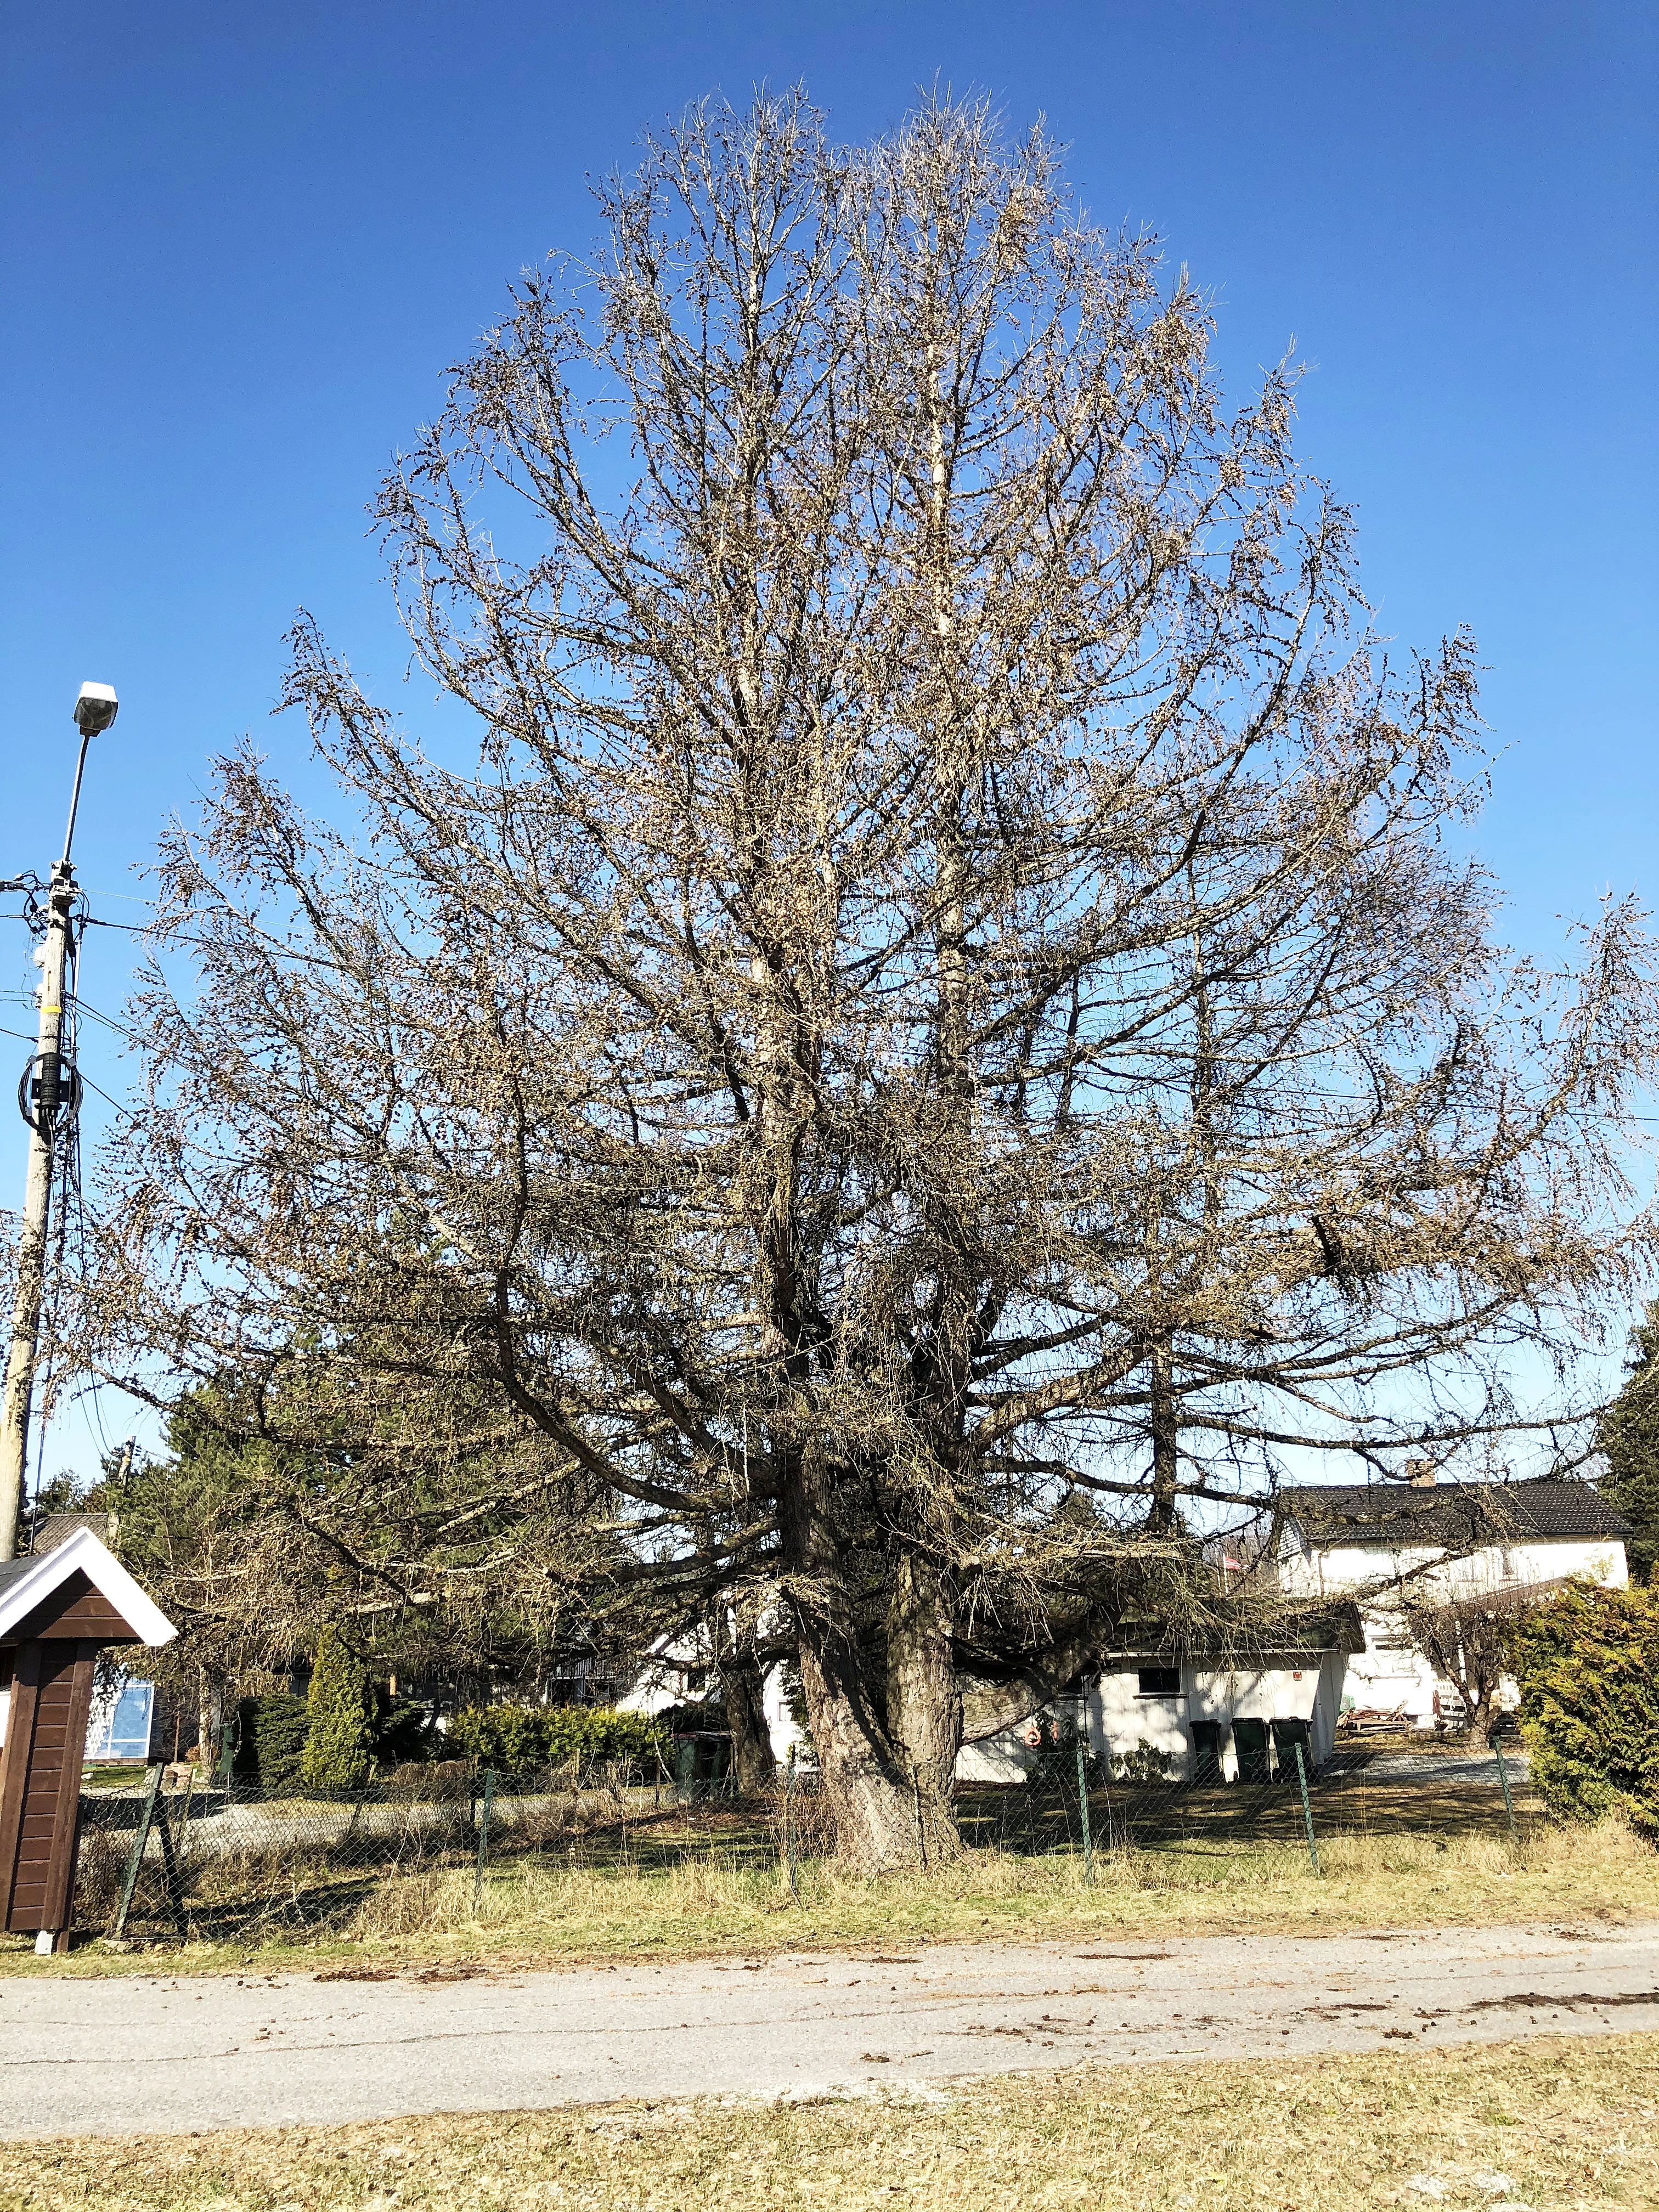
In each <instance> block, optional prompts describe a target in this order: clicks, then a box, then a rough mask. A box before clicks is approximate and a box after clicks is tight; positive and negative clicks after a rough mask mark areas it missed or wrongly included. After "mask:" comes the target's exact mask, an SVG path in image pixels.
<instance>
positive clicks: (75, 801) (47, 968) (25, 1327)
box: [0, 684, 116, 1562]
mask: <svg viewBox="0 0 1659 2212" xmlns="http://www.w3.org/2000/svg"><path fill="white" fill-rule="evenodd" d="M115 714H116V697H115V694H114V692H113V691H112V690H111V689H110V687H109V685H108V684H82V686H81V696H80V697H79V699H78V700H76V706H75V723H76V728H77V729H78V730H79V731H80V732H81V751H80V756H79V757H78V758H77V760H76V763H75V789H74V791H73V793H71V795H70V811H69V825H68V827H67V828H66V829H65V830H64V857H63V859H62V860H59V861H58V864H57V865H56V866H55V867H54V868H53V869H52V883H51V886H50V889H49V890H48V892H47V897H46V943H45V945H43V946H42V948H41V950H40V953H39V954H38V955H37V957H38V958H39V959H40V967H41V973H40V1035H39V1039H38V1042H37V1043H36V1046H35V1053H34V1058H33V1060H32V1061H31V1062H30V1064H29V1066H28V1068H27V1072H26V1073H25V1074H24V1077H23V1081H22V1084H21V1086H20V1088H19V1091H18V1103H19V1105H20V1106H21V1108H22V1111H23V1118H24V1120H25V1121H27V1123H28V1125H29V1164H28V1174H27V1180H26V1182H25V1184H24V1188H23V1234H22V1240H21V1245H20V1247H19V1250H18V1255H17V1287H16V1291H15V1294H14V1296H13V1298H12V1307H11V1343H10V1347H9V1351H8V1352H7V1355H6V1401H5V1411H4V1413H3V1416H0V1562H3V1561H5V1560H7V1559H15V1558H16V1556H17V1530H18V1524H19V1522H20V1521H21V1516H22V1507H23V1482H24V1476H25V1473H26V1470H27V1466H28V1449H29V1411H30V1407H31V1406H32V1404H33V1397H34V1369H35V1361H36V1358H37V1354H38V1352H39V1348H40V1309H41V1305H42V1304H43V1302H44V1300H45V1297H46V1232H47V1229H48V1226H49V1225H50V1219H51V1212H52V1171H53V1169H54V1167H55V1165H56V1153H57V1147H58V1143H59V1141H60V1140H61V1139H62V1138H63V1137H64V1136H65V1135H66V1134H67V1133H68V1131H69V1127H70V1123H71V1121H73V1120H74V1118H75V1113H76V1108H77V1106H78V1105H79V1103H80V1090H81V1085H80V1078H79V1077H78V1076H77V1075H76V1072H75V1067H74V1064H73V1062H72V1061H71V1060H65V1058H64V1050H63V1041H64V975H65V974H66V973H67V971H68V968H69V963H70V959H71V957H73V952H74V939H73V934H72V924H71V919H70V907H71V904H72V902H73V900H74V897H75V870H74V868H73V866H71V865H70V848H71V846H72V845H73V844H74V842H75V817H76V812H77V811H79V808H80V805H81V778H82V775H83V773H84V772H85V769H86V765H87V747H88V745H89V744H91V742H92V740H93V738H94V737H95V736H96V735H97V733H98V732H99V731H100V730H106V729H108V727H109V726H110V724H111V723H112V721H113V720H115Z"/></svg>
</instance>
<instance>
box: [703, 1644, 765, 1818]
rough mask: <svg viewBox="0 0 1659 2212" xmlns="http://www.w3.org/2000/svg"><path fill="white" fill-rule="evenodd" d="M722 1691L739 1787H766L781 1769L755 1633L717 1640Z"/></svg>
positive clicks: (751, 1792)
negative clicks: (775, 1756) (756, 1650)
mask: <svg viewBox="0 0 1659 2212" xmlns="http://www.w3.org/2000/svg"><path fill="white" fill-rule="evenodd" d="M715 1648H716V1649H717V1650H718V1651H719V1652H720V1659H719V1662H718V1670H719V1674H720V1694H721V1696H722V1697H723V1698H724V1699H725V1701H726V1725H727V1727H728V1728H730V1729H731V1731H732V1761H733V1763H734V1765H736V1767H737V1771H738V1789H739V1790H741V1791H742V1793H743V1795H744V1796H745V1797H752V1796H755V1795H756V1794H757V1792H758V1791H760V1790H764V1789H765V1787H766V1785H767V1784H768V1783H769V1782H770V1781H771V1780H772V1779H773V1778H774V1776H775V1774H776V1772H777V1771H778V1763H777V1760H776V1759H775V1758H774V1757H773V1755H772V1731H771V1729H769V1727H768V1726H767V1722H766V1702H765V1699H766V1678H765V1676H764V1675H763V1674H762V1672H761V1665H760V1661H759V1660H758V1659H757V1656H755V1643H754V1638H753V1636H752V1635H748V1636H745V1635H743V1634H742V1633H739V1634H738V1635H737V1636H735V1637H733V1638H731V1639H730V1640H728V1639H727V1638H724V1637H722V1638H720V1640H719V1642H718V1643H717V1644H716V1647H715Z"/></svg>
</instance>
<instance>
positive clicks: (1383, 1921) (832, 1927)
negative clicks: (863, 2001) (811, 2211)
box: [0, 1821, 1659, 1973]
mask: <svg viewBox="0 0 1659 2212" xmlns="http://www.w3.org/2000/svg"><path fill="white" fill-rule="evenodd" d="M1320 1852H1321V1857H1320V1872H1319V1873H1318V1874H1317V1875H1316V1874H1314V1872H1313V1871H1312V1869H1310V1866H1309V1863H1308V1858H1307V1854H1306V1851H1305V1850H1304V1849H1303V1848H1301V1847H1300V1846H1297V1845H1292V1844H1268V1845H1258V1846H1255V1847H1251V1848H1248V1849H1241V1848H1240V1847H1239V1846H1238V1845H1237V1844H1227V1845H1225V1846H1224V1845H1219V1844H1218V1845H1217V1846H1215V1847H1214V1848H1206V1847H1201V1846H1200V1847H1195V1848H1194V1849H1192V1850H1182V1851H1163V1850H1159V1851H1150V1852H1127V1851H1126V1852H1118V1853H1114V1854H1112V1855H1111V1856H1109V1857H1103V1859H1102V1860H1100V1861H1099V1862H1098V1863H1097V1869H1096V1881H1095V1882H1094V1884H1093V1886H1092V1887H1088V1886H1085V1881H1084V1878H1083V1867H1082V1863H1081V1861H1080V1860H1079V1859H1078V1858H1076V1857H1071V1856H1068V1855H1066V1854H1065V1853H1060V1852H1056V1853H1052V1854H1048V1855H1046V1856H1042V1857H1020V1856H1018V1855H1016V1854H1012V1853H1006V1852H1000V1851H994V1850H983V1851H975V1852H973V1853H971V1854H969V1855H968V1856H967V1857H964V1858H963V1859H962V1860H961V1861H959V1862H958V1863H957V1864H955V1865H953V1866H950V1867H946V1868H943V1869H936V1870H935V1871H934V1872H933V1873H932V1874H931V1875H926V1876H915V1875H911V1876H904V1877H894V1878H891V1879H888V1880H884V1881H859V1880H856V1879H854V1878H852V1877H850V1876H848V1875H842V1874H839V1873H837V1872H836V1870H835V1869H834V1868H833V1867H832V1866H829V1865H825V1864H822V1863H816V1864H808V1865H805V1866H804V1867H803V1868H802V1869H801V1870H800V1876H799V1887H800V1903H799V1905H796V1904H795V1903H794V1902H793V1900H792V1899H791V1897H790V1894H789V1891H788V1888H787V1884H786V1883H785V1881H784V1880H783V1878H782V1876H781V1874H780V1873H779V1871H778V1870H777V1869H776V1868H775V1867H772V1866H762V1867H756V1866H753V1865H750V1864H744V1863H742V1862H741V1861H740V1860H738V1858H737V1857H735V1856H733V1857H730V1858H721V1857H718V1856H715V1855H713V1854H708V1855H705V1856H703V1857H699V1858H695V1859H688V1860H686V1861H685V1862H684V1863H681V1864H679V1865H677V1866H673V1867H671V1868H668V1869H642V1868H641V1867H640V1866H637V1865H631V1864H629V1863H622V1864H618V1865H610V1866H604V1867H591V1866H590V1867H584V1866H581V1865H576V1866H564V1865H559V1864H556V1863H549V1862H548V1861H546V1860H535V1859H524V1860H517V1861H508V1862H506V1863H503V1864H501V1866H499V1867H498V1868H497V1869H495V1870H492V1872H491V1873H490V1875H489V1878H488V1880H487V1881H486V1882H485V1885H484V1889H483V1901H482V1904H481V1905H479V1906H478V1907H477V1909H476V1910H475V1907H474V1903H473V1890H474V1882H473V1874H472V1871H471V1869H470V1868H466V1867H461V1868H456V1867H453V1866H451V1867H447V1868H444V1867H437V1868H433V1869H428V1870H427V1871H424V1872H415V1873H410V1874H404V1875H394V1876H390V1877H387V1878H386V1879H384V1880H382V1881H380V1882H378V1883H377V1884H376V1885H375V1886H374V1887H373V1888H372V1890H371V1891H370V1892H369V1893H368V1895H367V1897H366V1898H365V1897H364V1896H363V1895H362V1891H361V1889H359V1890H358V1891H357V1892H356V1893H355V1894H354V1893H350V1892H348V1893H347V1896H348V1899H349V1902H348V1903H347V1904H346V1905H343V1907H342V1908H341V1910H340V1911H338V1912H337V1913H336V1914H335V1916H334V1917H332V1919H331V1920H329V1921H325V1922H324V1923H322V1924H320V1925H319V1926H318V1927H317V1928H316V1929H313V1931H312V1932H311V1933H310V1934H309V1935H307V1934H306V1933H305V1931H304V1930H302V1929H301V1930H295V1929H293V1928H291V1927H290V1928H288V1929H276V1930H272V1931H270V1933H269V1934H268V1935H267V1936H264V1937H263V1938H258V1939H256V1938H255V1937H252V1936H249V1937H245V1938H241V1939H239V1940H238V1941H235V1942H219V1943H207V1942H192V1943H191V1944H190V1945H189V1946H187V1947H185V1948H183V1949H176V1948H168V1949H167V1952H166V1954H165V1956H166V1958H167V1967H168V1971H169V1972H180V1971H183V1972H214V1971H218V1970H223V1969H226V1968H231V1967H240V1966H244V1965H246V1964H247V1963H248V1962H249V1961H250V1960H256V1961H257V1962H258V1965H259V1966H261V1967H264V1968H272V1969H274V1968H280V1967H282V1966H295V1967H300V1968H305V1967H311V1966H317V1965H319V1964H320V1963H323V1962H324V1961H325V1960H331V1959H337V1958H339V1957H341V1956H350V1957H352V1958H354V1959H364V1958H384V1959H386V1960H392V1961H395V1962H398V1963H407V1962H409V1961H410V1960H443V1959H447V1958H454V1957H459V1956H474V1955H477V1954H480V1953H485V1954H488V1955H489V1956H490V1957H491V1958H493V1959H495V1960H503V1961H511V1962H512V1963H513V1964H514V1965H520V1966H533V1965H536V1964H538V1963H539V1964H546V1965H550V1966H557V1965H567V1964H574V1963H575V1962H578V1961H580V1960H591V1959H606V1958H612V1959H614V1958H622V1957H635V1958H637V1957H640V1956H641V1955H643V1956H647V1957H654V1958H666V1957H674V1956H686V1955H692V1954H698V1953H705V1952H711V1951H720V1950H722V1949H726V1948H733V1947H735V1948H742V1949H744V1951H746V1952H749V1953H751V1954H752V1953H755V1952H764V1951H767V1950H772V1949H784V1948H788V1949H801V1948H811V1947H812V1946H814V1945H817V1946H821V1947H823V1948H835V1947H839V1946H842V1945H857V1944H861V1943H868V1942H872V1941H874V1940H877V1939H878V1938H883V1937H891V1938H893V1939H895V1940H897V1941H901V1942H908V1943H921V1942H974V1941H987V1942H1010V1941H1021V1940H1025V1941H1033V1942H1035V1941H1040V1940H1042V1938H1044V1937H1047V1936H1054V1937H1060V1936H1121V1935H1125V1934H1129V1933H1140V1934H1156V1935H1159V1936H1175V1935H1196V1936H1203V1935H1223V1934H1227V1933H1230V1932H1234V1931H1244V1930H1255V1931H1258V1932H1267V1931H1274V1930H1277V1931H1282V1932H1285V1933H1296V1932H1301V1933H1312V1934H1319V1933H1325V1932H1336V1931H1338V1930H1340V1929H1352V1928H1378V1927H1401V1926H1428V1925H1433V1926H1441V1927H1454V1926H1473V1925H1480V1924H1482V1923H1485V1924H1491V1923H1494V1922H1509V1921H1536V1920H1546V1921H1553V1920H1561V1919H1569V1918H1570V1919H1574V1920H1583V1919H1585V1918H1592V1919H1598V1920H1601V1921H1603V1922H1621V1921H1629V1920H1633V1919H1642V1918H1650V1917H1653V1918H1659V1854H1656V1853H1655V1852H1654V1851H1653V1850H1651V1849H1650V1848H1649V1847H1648V1846H1647V1845H1646V1844H1643V1843H1642V1842H1640V1841H1639V1840H1638V1839H1637V1838H1634V1837H1632V1835H1631V1834H1630V1832H1628V1830H1626V1829H1625V1828H1624V1827H1622V1826H1620V1825H1619V1824H1618V1823H1617V1822H1616V1821H1613V1822H1607V1823H1604V1824H1602V1825H1601V1826H1599V1827H1595V1828H1568V1827H1557V1826H1550V1825H1539V1826H1536V1827H1534V1828H1532V1829H1530V1830H1529V1832H1528V1834H1527V1835H1526V1838H1525V1840H1524V1841H1523V1842H1522V1845H1521V1847H1520V1849H1519V1850H1518V1851H1516V1850H1511V1848H1510V1845H1509V1844H1508V1843H1507V1842H1506V1841H1505V1840H1504V1838H1503V1837H1502V1836H1501V1835H1499V1834H1495V1833H1493V1832H1492V1831H1491V1829H1490V1826H1488V1827H1487V1828H1486V1829H1485V1830H1482V1831H1465V1832H1455V1831H1454V1832H1449V1833H1446V1834H1440V1835H1436V1834H1422V1833H1418V1834H1412V1835H1395V1836H1389V1835H1378V1834H1363V1833H1358V1832H1355V1833H1349V1834H1340V1833H1339V1834H1328V1835H1327V1836H1325V1837H1324V1838H1323V1839H1322V1843H1321V1846H1320ZM123 1966H134V1967H137V1968H140V1969H144V1970H153V1968H154V1966H155V1954H153V1953H146V1952H143V1951H138V1952H135V1953H132V1954H128V1955H126V1956H125V1957H123V1958H120V1959H118V1958H116V1957H114V1956H112V1954H110V1953H109V1952H107V1951H106V1950H103V1949H101V1948H99V1947H98V1946H96V1945H95V1944H94V1945H93V1946H91V1947H89V1948H86V1949H83V1950H81V1951H77V1952H76V1953H75V1954H72V1955H71V1956H70V1957H69V1958H66V1959H56V1960H40V1961H38V1962H37V1961H36V1960H34V1959H33V1955H32V1954H31V1953H30V1952H29V1951H28V1950H27V1938H24V1937H5V1938H0V1973H3V1972H43V1973H65V1972H69V1973H74V1972H92V1973H100V1972H103V1973H106V1972H111V1971H112V1970H114V1971H118V1970H119V1969H120V1968H121V1967H123Z"/></svg>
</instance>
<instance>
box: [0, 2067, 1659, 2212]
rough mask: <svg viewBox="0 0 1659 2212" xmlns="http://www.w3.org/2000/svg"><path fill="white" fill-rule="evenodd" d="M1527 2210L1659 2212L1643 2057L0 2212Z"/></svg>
mask: <svg viewBox="0 0 1659 2212" xmlns="http://www.w3.org/2000/svg"><path fill="white" fill-rule="evenodd" d="M1431 2203H1443V2204H1445V2205H1448V2206H1452V2207H1468V2206H1474V2205H1486V2206H1488V2207H1492V2206H1500V2207H1501V2206H1504V2205H1510V2206H1514V2205H1525V2206H1528V2207H1531V2208H1534V2212H1568V2208H1572V2212H1579V2208H1585V2207H1625V2206H1630V2207H1635V2206H1652V2205H1653V2204H1655V2203H1659V2037H1656V2036H1651V2035H1609V2036H1597V2037H1588V2036H1587V2037H1583V2038H1576V2037H1566V2036H1563V2037H1540V2038H1538V2039H1536V2040H1529V2041H1526V2042H1519V2043H1510V2044H1498V2045H1488V2046H1486V2047H1484V2048H1481V2047H1470V2046H1465V2047H1462V2048H1452V2049H1449V2050H1443V2051H1435V2052H1434V2053H1433V2055H1432V2056H1428V2055H1426V2054H1425V2055H1423V2056H1419V2055H1417V2054H1415V2053H1413V2054H1409V2055H1406V2056H1402V2057H1393V2056H1389V2057H1381V2056H1378V2057H1371V2056H1365V2057H1323V2058H1316V2059H1304V2060H1300V2061H1286V2060H1283V2059H1277V2060H1274V2061H1273V2062H1271V2063H1265V2064H1258V2063H1249V2062H1233V2063H1206V2064H1204V2065H1202V2066H1199V2065H1156V2066H1124V2067H1120V2068H1117V2069H1113V2070H1111V2071H1107V2070H1104V2069H1098V2070H1097V2069H1088V2070H1080V2071H1077V2072H1072V2073H1066V2074H1058V2075H1041V2076H1030V2075H1027V2076H1019V2075H1012V2076H1011V2075H1004V2076H1001V2077H993V2078H990V2079H984V2080H979V2081H975V2082H973V2083H972V2084H971V2085H964V2084H954V2083H953V2084H951V2085H948V2087H945V2089H944V2090H933V2091H924V2092H922V2093H920V2094H914V2095H910V2096H904V2095H895V2094H888V2095H884V2096H877V2097H872V2098H868V2099H860V2100H856V2101H854V2100H829V2099H823V2100H814V2101H812V2102H810V2103H802V2104H799V2105H772V2104H760V2103H750V2102H740V2101H738V2100H701V2101H698V2102H696V2103H659V2104H648V2103H635V2104H626V2105H612V2106H602V2107H598V2108H588V2109H585V2110H583V2109H576V2110H569V2111H562V2112H532V2113H526V2112H519V2113H487V2114H477V2115H464V2116H459V2117H457V2116H454V2115H445V2116H442V2117H439V2118H422V2119H400V2120H388V2121H379V2122H375V2123H374V2124H367V2125H361V2126H356V2127H341V2128H287V2129H261V2130H234V2131H227V2132H224V2133H220V2134H210V2135H203V2136H146V2137H141V2138H137V2139H133V2140H128V2141H115V2142H110V2141H100V2140H96V2139H94V2140H82V2141H74V2142H63V2141H60V2142H33V2143H11V2144H5V2143H0V2212H70V2208H75V2212H83V2208H86V2207H88V2206H96V2207H98V2208H100V2212H392V2208H393V2207H394V2206H395V2207H396V2208H397V2212H463V2208H465V2212H531V2208H532V2207H533V2208H537V2212H544V2208H547V2209H548V2212H550V2208H558V2212H685V2208H690V2207H698V2208H702V2207H711V2208H712V2207H719V2208H721V2212H798V2208H810V2207H817V2206H823V2207H825V2208H833V2212H873V2208H875V2207H878V2206H879V2207H882V2208H884V2212H890V2208H892V2207H896V2206H903V2205H909V2206H914V2207H915V2208H917V2212H947V2208H951V2212H956V2208H961V2212H981V2209H982V2208H984V2207H987V2206H996V2205H1006V2206H1008V2207H1011V2208H1018V2212H1060V2208H1061V2207H1066V2208H1070V2207H1073V2206H1079V2205H1081V2206H1087V2207H1089V2208H1091V2212H1192V2208H1200V2207H1201V2208H1202V2212H1247V2208H1248V2212H1263V2208H1269V2207H1271V2208H1273V2212H1353V2208H1355V2207H1357V2206H1371V2205H1376V2206H1383V2205H1398V2204H1404V2205H1413V2204H1416V2205H1419V2206H1422V2207H1427V2206H1428V2205H1429V2204H1431Z"/></svg>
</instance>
